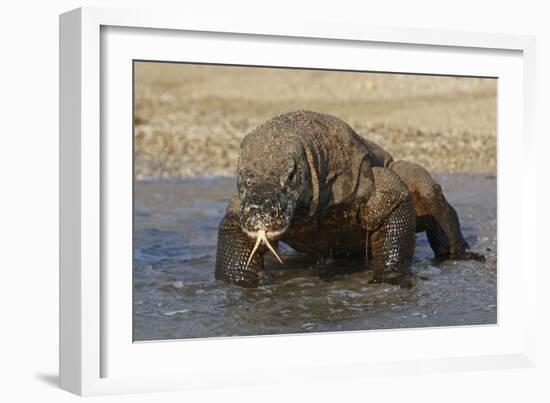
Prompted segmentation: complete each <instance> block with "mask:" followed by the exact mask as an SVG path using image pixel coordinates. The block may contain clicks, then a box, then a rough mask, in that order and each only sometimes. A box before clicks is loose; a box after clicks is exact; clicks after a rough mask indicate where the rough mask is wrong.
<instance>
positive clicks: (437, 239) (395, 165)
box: [388, 161, 485, 262]
mask: <svg viewBox="0 0 550 403" xmlns="http://www.w3.org/2000/svg"><path fill="white" fill-rule="evenodd" d="M388 168H389V169H390V170H392V171H393V172H395V173H396V174H397V175H399V177H400V178H401V180H402V181H403V182H404V183H405V184H406V186H407V188H408V190H409V191H410V193H411V194H412V199H413V204H414V208H415V211H416V232H422V231H426V234H427V237H428V242H429V243H430V246H431V247H432V249H433V251H434V254H435V258H436V259H438V260H445V259H473V260H477V261H480V262H484V261H485V257H484V256H483V255H480V254H477V253H474V252H472V251H470V247H469V245H468V243H467V242H466V240H465V239H464V237H463V236H462V232H461V230H460V223H459V220H458V215H457V214H456V211H455V209H454V208H453V206H451V205H450V204H449V202H448V201H447V199H445V196H444V195H443V191H442V189H441V185H440V184H439V183H438V182H437V181H436V180H435V179H434V178H433V177H432V176H431V175H430V174H429V172H428V171H426V170H425V169H424V168H422V167H421V166H420V165H417V164H414V163H411V162H407V161H394V162H391V163H390V164H389V166H388Z"/></svg>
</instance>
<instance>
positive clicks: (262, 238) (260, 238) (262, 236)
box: [246, 230, 283, 269]
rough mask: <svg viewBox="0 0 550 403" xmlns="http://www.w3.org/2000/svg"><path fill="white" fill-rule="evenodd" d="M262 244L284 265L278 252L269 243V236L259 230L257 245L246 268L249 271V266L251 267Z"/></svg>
mask: <svg viewBox="0 0 550 403" xmlns="http://www.w3.org/2000/svg"><path fill="white" fill-rule="evenodd" d="M260 244H265V245H266V246H267V248H268V249H269V250H270V251H271V253H273V254H274V255H275V257H276V258H277V260H278V261H279V262H280V263H281V264H283V261H282V260H281V258H280V257H279V255H277V252H275V249H274V248H273V246H271V244H270V243H269V240H268V239H267V235H266V233H265V230H258V233H257V235H256V243H255V244H254V248H253V249H252V252H250V256H249V257H248V261H247V262H246V268H247V269H248V266H249V265H250V262H251V261H252V258H253V257H254V254H255V253H256V251H257V250H258V248H259V247H260Z"/></svg>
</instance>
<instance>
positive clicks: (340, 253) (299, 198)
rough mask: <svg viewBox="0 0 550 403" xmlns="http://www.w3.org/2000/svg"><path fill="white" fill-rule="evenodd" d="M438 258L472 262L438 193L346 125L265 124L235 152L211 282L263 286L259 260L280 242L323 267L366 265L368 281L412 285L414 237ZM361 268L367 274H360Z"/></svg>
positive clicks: (308, 117)
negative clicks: (328, 262) (421, 235)
mask: <svg viewBox="0 0 550 403" xmlns="http://www.w3.org/2000/svg"><path fill="white" fill-rule="evenodd" d="M421 231H426V232H427V236H428V241H429V243H430V246H431V247H432V249H433V251H434V254H435V257H436V259H475V260H480V261H484V257H483V256H482V255H478V254H476V253H474V252H471V251H470V250H469V246H468V244H467V242H466V241H465V240H464V238H463V236H462V233H461V231H460V224H459V221H458V216H457V214H456V212H455V210H454V208H453V207H452V206H451V205H450V204H449V203H448V202H447V200H446V199H445V197H444V195H443V193H442V190H441V186H440V185H439V184H438V183H437V182H436V181H435V180H434V179H433V178H432V177H431V176H430V174H429V173H428V172H427V171H426V170H425V169H424V168H422V167H420V166H419V165H416V164H414V163H411V162H405V161H393V158H392V156H391V155H390V154H388V153H387V152H386V151H384V150H383V149H382V148H381V147H379V146H378V145H376V144H375V143H373V142H371V141H369V140H366V139H363V138H362V137H360V136H359V135H358V134H357V133H356V132H355V131H354V130H353V129H352V128H351V127H350V126H349V125H348V124H346V123H345V122H344V121H342V120H340V119H338V118H336V117H333V116H330V115H326V114H321V113H316V112H311V111H295V112H289V113H285V114H282V115H279V116H276V117H274V118H272V119H271V120H269V121H267V122H265V123H264V124H262V125H261V126H259V127H258V128H256V129H255V130H253V131H252V132H251V133H249V134H248V135H247V136H246V137H245V138H244V140H243V141H242V143H241V146H240V151H239V161H238V177H237V192H236V194H235V195H234V196H233V197H232V199H231V201H230V202H229V205H228V207H227V210H226V213H225V216H224V217H223V219H222V220H221V222H220V224H219V232H218V249H217V256H216V271H215V277H216V278H217V279H220V280H224V281H226V282H230V283H233V284H237V285H240V286H243V287H255V286H257V285H258V284H259V283H260V280H261V278H262V273H263V272H262V270H263V254H264V253H265V252H266V251H267V250H271V251H272V252H273V253H274V254H275V256H276V257H277V258H278V259H279V260H280V258H279V256H278V255H277V254H276V252H275V249H274V248H276V247H277V243H278V241H282V242H284V243H286V244H287V245H289V246H290V247H292V248H293V249H295V250H296V251H299V252H304V253H306V254H309V255H313V256H315V257H317V259H318V260H320V261H323V260H324V259H326V258H329V257H331V258H341V257H352V256H359V257H364V259H365V261H366V262H367V263H369V261H370V266H371V267H372V269H373V279H372V280H371V281H372V282H375V283H380V282H387V283H391V284H397V285H400V286H402V287H409V286H411V284H412V283H411V268H410V266H411V261H412V258H413V255H414V249H415V233H416V232H421ZM365 267H366V266H365Z"/></svg>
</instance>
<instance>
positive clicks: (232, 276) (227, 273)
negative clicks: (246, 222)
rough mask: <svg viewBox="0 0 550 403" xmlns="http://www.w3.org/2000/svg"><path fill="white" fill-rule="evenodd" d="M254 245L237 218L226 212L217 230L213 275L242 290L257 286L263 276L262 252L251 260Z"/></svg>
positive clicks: (235, 214)
mask: <svg viewBox="0 0 550 403" xmlns="http://www.w3.org/2000/svg"><path fill="white" fill-rule="evenodd" d="M254 244H255V242H254V241H253V240H252V239H250V238H249V237H248V236H246V235H245V233H244V232H243V231H242V228H241V223H240V221H239V216H238V214H237V213H234V212H231V211H227V212H226V214H225V216H224V218H223V219H222V221H221V222H220V225H219V227H218V249H217V253H216V271H215V274H214V276H215V277H216V279H218V280H223V281H226V282H228V283H232V284H237V285H239V286H241V287H256V286H258V284H259V282H260V279H261V276H262V270H263V254H264V253H265V248H263V247H260V250H258V252H257V253H255V254H254V255H253V256H251V253H252V251H253V249H254ZM249 258H250V262H249V261H248V260H249Z"/></svg>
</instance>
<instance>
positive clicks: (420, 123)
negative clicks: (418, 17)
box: [60, 8, 535, 395]
mask: <svg viewBox="0 0 550 403" xmlns="http://www.w3.org/2000/svg"><path fill="white" fill-rule="evenodd" d="M60 45H61V55H60V83H61V84H60V85H61V87H60V97H61V100H60V110H61V118H60V126H61V133H60V171H61V172H60V183H61V190H60V200H61V222H60V233H61V239H60V242H61V264H60V293H61V294H60V351H61V356H60V382H61V386H62V387H63V388H64V389H67V390H69V391H72V392H74V393H77V394H82V395H91V394H108V393H123V392H139V391H154V390H165V389H181V388H191V387H213V386H223V385H228V384H229V383H231V384H233V385H234V384H239V385H249V384H250V385H252V384H258V383H265V382H272V381H273V379H277V380H278V381H288V382H291V381H292V379H293V377H294V376H295V375H297V374H300V376H301V377H306V378H311V379H327V380H328V379H334V376H335V375H334V374H335V373H337V374H338V375H337V376H338V377H341V378H342V379H345V378H346V377H347V376H348V375H349V374H351V373H353V374H355V375H354V376H357V374H359V375H360V376H368V375H369V374H380V373H388V374H390V373H391V374H407V373H413V372H414V373H418V371H442V370H451V371H452V370H458V369H460V370H469V369H472V370H473V369H479V368H503V367H519V366H529V365H531V363H532V360H533V348H534V347H533V338H534V334H533V318H531V317H530V316H529V315H526V312H534V310H533V309H532V306H533V305H534V296H533V295H534V294H533V291H534V285H533V284H530V283H529V282H528V281H527V280H528V278H529V277H530V276H532V275H533V273H534V272H535V264H534V262H533V256H532V254H528V253H527V250H528V249H527V244H526V239H527V237H526V235H525V234H527V233H528V232H529V231H530V228H532V227H533V226H534V217H533V214H532V209H531V206H532V205H533V203H534V201H533V200H532V199H531V198H530V197H529V193H528V192H517V189H518V188H520V189H526V188H528V187H529V186H530V182H529V179H528V177H527V176H526V175H525V172H526V166H525V164H521V161H523V160H525V159H526V158H528V156H529V154H530V152H531V151H530V150H531V148H530V147H531V143H530V139H531V138H532V137H531V136H532V133H531V130H532V128H531V116H532V106H531V103H532V102H533V100H532V96H533V89H534V85H535V82H534V75H533V68H534V65H533V57H534V55H533V52H534V45H533V39H532V38H530V37H524V36H517V35H500V34H474V33H464V32H451V31H437V32H431V31H424V30H411V29H404V28H395V29H393V28H392V29H389V28H372V27H366V26H353V25H346V26H344V25H338V24H333V25H331V24H321V23H318V22H315V21H296V22H293V21H292V20H290V21H288V22H287V23H286V24H285V25H279V24H275V23H274V22H273V23H269V22H266V21H262V23H261V24H260V23H258V22H253V21H245V20H244V19H243V20H239V19H232V20H231V21H228V20H224V21H221V20H220V21H217V20H215V19H208V20H206V19H200V18H191V16H187V17H184V18H181V16H178V18H175V17H174V16H172V15H170V14H169V13H158V12H150V11H147V12H145V11H136V10H107V9H95V8H94V9H88V8H86V9H78V10H74V11H71V12H68V13H66V14H63V15H62V16H61V17H60ZM518 295H522V296H523V297H521V298H518ZM329 375H330V376H329Z"/></svg>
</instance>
